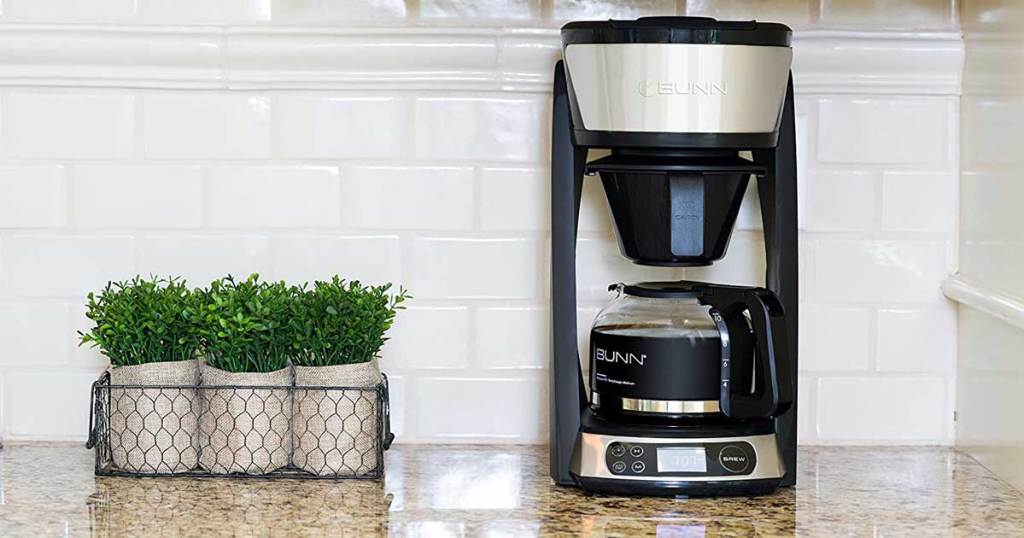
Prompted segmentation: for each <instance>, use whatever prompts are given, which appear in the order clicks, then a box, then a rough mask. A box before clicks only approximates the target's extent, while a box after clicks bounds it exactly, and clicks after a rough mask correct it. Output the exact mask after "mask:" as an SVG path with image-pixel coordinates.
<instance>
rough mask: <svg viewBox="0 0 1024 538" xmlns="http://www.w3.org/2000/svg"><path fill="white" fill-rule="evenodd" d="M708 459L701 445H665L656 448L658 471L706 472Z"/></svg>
mask: <svg viewBox="0 0 1024 538" xmlns="http://www.w3.org/2000/svg"><path fill="white" fill-rule="evenodd" d="M707 471H708V461H707V457H706V455H705V452H704V449H703V448H701V447H667V448H659V449H658V472H660V473H706V472H707Z"/></svg>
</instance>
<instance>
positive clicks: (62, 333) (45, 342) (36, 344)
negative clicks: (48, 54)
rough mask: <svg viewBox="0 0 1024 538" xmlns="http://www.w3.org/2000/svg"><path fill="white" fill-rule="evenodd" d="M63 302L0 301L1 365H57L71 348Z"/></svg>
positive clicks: (67, 318) (62, 362) (65, 358)
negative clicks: (2, 345)
mask: <svg viewBox="0 0 1024 538" xmlns="http://www.w3.org/2000/svg"><path fill="white" fill-rule="evenodd" d="M69 320H70V318H69V315H68V307H67V305H65V304H64V303H24V302H16V303H10V302H3V303H0V342H3V343H4V347H3V349H2V350H0V366H58V365H63V364H65V363H67V360H68V352H69V350H70V346H69V341H68V338H67V335H68V332H69V329H70V327H69Z"/></svg>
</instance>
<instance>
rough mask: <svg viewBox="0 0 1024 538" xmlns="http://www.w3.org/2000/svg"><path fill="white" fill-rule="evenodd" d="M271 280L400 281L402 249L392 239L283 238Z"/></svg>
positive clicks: (382, 282) (350, 237)
mask: <svg viewBox="0 0 1024 538" xmlns="http://www.w3.org/2000/svg"><path fill="white" fill-rule="evenodd" d="M271 275H272V276H273V277H274V278H281V279H285V280H289V281H296V282H307V281H308V282H312V281H314V280H329V279H330V278H331V277H333V276H334V275H338V276H340V277H342V278H344V279H346V280H359V281H361V282H363V283H364V284H373V285H378V284H384V283H387V282H392V283H394V284H395V285H396V286H397V285H398V284H399V283H400V282H401V280H402V269H401V245H400V243H399V240H398V237H395V236H388V235H382V236H333V235H306V236H303V235H285V236H281V237H279V238H278V239H277V240H276V241H275V246H274V260H273V270H272V272H271Z"/></svg>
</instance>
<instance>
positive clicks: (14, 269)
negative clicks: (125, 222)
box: [2, 235, 135, 300]
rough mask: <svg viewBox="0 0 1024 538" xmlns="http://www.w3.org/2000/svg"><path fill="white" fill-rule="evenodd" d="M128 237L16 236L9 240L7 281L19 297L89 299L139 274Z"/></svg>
mask: <svg viewBox="0 0 1024 538" xmlns="http://www.w3.org/2000/svg"><path fill="white" fill-rule="evenodd" d="M133 241H134V240H133V238H132V237H131V236H126V235H61V236H57V235H39V236H37V235H16V236H11V237H7V238H4V240H3V243H2V246H3V279H4V281H5V288H6V290H7V292H8V293H9V294H11V295H14V296H17V297H71V298H74V299H76V300H84V298H85V294H86V293H88V292H90V291H95V290H99V289H100V288H102V287H103V286H104V285H105V284H106V283H107V282H108V281H110V280H120V279H125V278H129V277H131V276H132V275H133V274H135V254H134V252H133Z"/></svg>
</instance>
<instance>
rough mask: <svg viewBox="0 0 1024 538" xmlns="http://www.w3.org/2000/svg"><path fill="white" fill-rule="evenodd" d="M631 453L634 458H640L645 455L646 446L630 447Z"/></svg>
mask: <svg viewBox="0 0 1024 538" xmlns="http://www.w3.org/2000/svg"><path fill="white" fill-rule="evenodd" d="M629 455H630V456H633V457H634V458H639V457H640V456H643V455H644V447H642V446H635V447H633V448H631V449H629Z"/></svg>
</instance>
